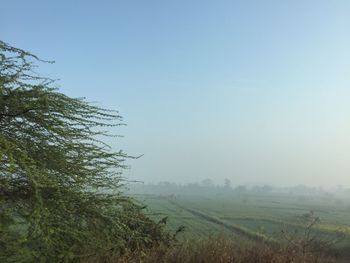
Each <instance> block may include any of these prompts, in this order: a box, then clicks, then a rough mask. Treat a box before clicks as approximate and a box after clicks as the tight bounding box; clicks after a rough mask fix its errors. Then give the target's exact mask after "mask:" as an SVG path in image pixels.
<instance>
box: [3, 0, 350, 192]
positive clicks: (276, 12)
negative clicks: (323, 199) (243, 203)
mask: <svg viewBox="0 0 350 263" xmlns="http://www.w3.org/2000/svg"><path fill="white" fill-rule="evenodd" d="M349 14H350V1H348V0H344V1H341V0H337V1H332V0H328V1H325V0H324V1H322V0H314V1H312V0H289V1H287V0H286V1H280V0H275V1H267V0H266V1H262V0H255V1H252V0H251V1H246V0H245V1H243V0H242V1H233V0H230V1H220V0H215V1H214V0H212V1H204V0H198V1H191V0H186V1H185V0H183V1H181V0H176V1H170V0H169V1H167V0H158V1H155V0H153V1H152V0H149V1H145V0H139V1H133V0H125V1H121V0H120V1H117V0H116V1H112V0H111V1H103V0H100V1H87V0H85V1H82V0H81V1H76V0H75V1H72V0H70V1H68V0H65V1H63V0H60V1H44V0H42V1H35V0H34V1H27V0H22V1H17V0H11V1H2V2H1V23H0V33H1V39H2V40H3V41H5V42H8V43H9V44H11V45H14V46H17V47H21V48H24V49H27V50H30V51H32V52H33V53H35V54H37V55H39V56H40V57H41V58H43V59H53V60H55V61H56V64H54V65H43V66H42V67H41V69H40V70H39V71H40V72H42V73H43V74H48V75H49V76H51V77H53V78H60V81H59V82H58V84H59V87H60V89H61V91H62V92H64V93H67V94H68V95H71V96H74V97H81V96H85V97H87V99H88V100H90V101H98V102H99V103H100V104H101V105H104V106H108V107H111V108H114V109H118V110H119V111H120V113H121V114H122V115H123V116H124V119H125V122H126V123H127V124H128V126H127V127H123V128H120V129H119V130H118V132H119V133H121V134H123V135H124V136H125V138H123V139H120V140H118V141H116V142H113V146H114V147H115V148H116V149H119V148H122V149H124V150H125V151H127V152H128V153H130V154H134V155H138V154H144V157H142V158H141V159H139V160H137V161H132V162H129V163H130V164H131V165H132V169H131V170H130V171H126V173H125V175H126V176H128V177H129V179H132V180H144V181H159V180H168V181H176V182H189V181H194V180H202V179H204V178H207V177H210V178H212V179H214V180H216V181H217V182H223V179H224V178H225V177H228V178H230V179H231V180H232V182H233V184H241V183H269V184H277V185H291V184H299V183H305V184H313V185H337V184H344V185H347V186H350V74H349V73H350V72H349V71H350V15H349Z"/></svg>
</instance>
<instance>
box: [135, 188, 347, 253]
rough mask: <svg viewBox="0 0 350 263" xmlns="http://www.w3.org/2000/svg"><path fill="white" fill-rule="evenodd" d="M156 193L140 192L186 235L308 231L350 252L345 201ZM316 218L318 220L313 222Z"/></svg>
mask: <svg viewBox="0 0 350 263" xmlns="http://www.w3.org/2000/svg"><path fill="white" fill-rule="evenodd" d="M145 192H147V191H145ZM154 192H155V193H153V194H152V193H141V192H138V193H134V196H136V197H137V199H138V200H140V201H141V202H142V203H143V204H145V205H146V206H147V208H146V211H147V213H148V214H149V215H151V216H152V217H153V218H155V219H156V220H161V219H162V218H164V217H167V227H168V229H169V230H171V231H174V232H175V231H176V229H178V227H179V226H184V227H185V231H184V232H183V233H181V234H180V239H192V238H205V237H208V236H216V235H224V236H226V237H229V238H232V239H236V240H239V241H242V242H243V241H247V242H249V241H253V242H268V243H274V242H281V241H282V242H284V241H288V240H290V239H293V238H296V237H299V238H303V237H304V236H305V238H309V239H313V238H315V239H316V240H320V241H322V242H324V243H327V244H329V247H331V250H332V251H333V252H332V253H336V254H341V255H342V257H346V258H348V257H349V255H350V211H349V203H348V202H346V201H344V200H342V201H341V202H340V201H339V200H338V201H334V200H327V198H323V199H322V198H321V197H310V196H309V197H307V198H306V197H300V196H293V195H292V196H291V195H288V194H282V193H281V194H251V193H249V194H243V195H242V194H237V193H235V192H233V191H232V192H229V193H227V192H226V193H202V194H201V193H198V192H196V193H193V194H191V193H188V192H187V193H182V194H173V193H171V194H166V193H164V192H161V193H156V191H154ZM312 219H314V221H315V224H312V226H311V227H310V223H309V222H310V220H312ZM309 227H310V228H309Z"/></svg>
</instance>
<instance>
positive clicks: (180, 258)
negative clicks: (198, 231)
mask: <svg viewBox="0 0 350 263" xmlns="http://www.w3.org/2000/svg"><path fill="white" fill-rule="evenodd" d="M154 262H157V263H226V262H227V263H325V262H335V261H334V260H332V259H330V258H325V257H324V256H323V255H322V254H320V253H311V252H307V253H302V252H301V251H296V250H292V249H286V248H277V247H274V248H273V247H271V246H267V245H264V244H237V243H236V242H234V241H231V240H227V239H225V238H222V237H219V238H210V239H207V240H202V241H194V242H190V241H187V242H184V243H182V244H179V245H175V246H172V247H157V248H153V249H150V250H147V251H142V252H138V253H132V254H129V255H126V256H125V257H123V258H121V259H118V260H116V261H115V263H154Z"/></svg>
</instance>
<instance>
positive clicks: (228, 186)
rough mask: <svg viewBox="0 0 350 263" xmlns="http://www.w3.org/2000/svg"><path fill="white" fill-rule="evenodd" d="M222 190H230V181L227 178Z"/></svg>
mask: <svg viewBox="0 0 350 263" xmlns="http://www.w3.org/2000/svg"><path fill="white" fill-rule="evenodd" d="M224 188H225V189H227V190H230V189H231V181H230V179H228V178H225V183H224Z"/></svg>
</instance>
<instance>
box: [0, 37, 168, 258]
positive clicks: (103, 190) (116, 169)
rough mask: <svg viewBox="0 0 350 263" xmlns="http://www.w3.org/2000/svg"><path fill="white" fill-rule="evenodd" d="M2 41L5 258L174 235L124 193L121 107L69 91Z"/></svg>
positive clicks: (1, 239)
mask: <svg viewBox="0 0 350 263" xmlns="http://www.w3.org/2000/svg"><path fill="white" fill-rule="evenodd" d="M38 60H39V59H38V58H37V57H36V56H34V55H32V54H30V53H28V52H26V51H24V50H21V49H18V48H14V47H11V46H9V45H8V44H6V43H4V42H2V41H0V262H70V261H78V260H82V259H84V258H85V257H90V258H91V257H93V256H95V257H97V256H101V257H102V256H105V257H106V256H108V255H112V254H118V253H122V251H123V250H126V249H136V248H139V247H143V246H151V245H153V244H154V243H155V242H161V241H163V240H167V238H168V236H167V235H165V234H164V233H163V230H162V228H161V225H160V224H155V223H154V222H153V221H152V220H150V219H149V218H148V217H146V216H145V215H144V214H143V213H142V210H141V206H139V205H136V203H135V202H134V201H133V199H131V198H128V197H126V196H124V195H123V194H122V193H121V191H120V187H121V185H122V182H123V179H122V178H121V171H122V169H123V168H124V167H125V165H124V164H123V161H124V160H125V158H128V157H129V156H127V155H126V154H125V153H124V152H122V151H117V152H114V151H112V150H111V148H110V147H109V146H108V145H106V144H105V143H104V142H103V141H102V140H101V138H102V137H103V136H112V135H110V134H109V133H107V132H106V131H103V130H101V129H107V128H109V127H115V126H119V125H121V117H120V116H119V115H118V112H115V111H110V110H106V109H103V108H100V107H96V106H93V105H91V104H89V103H87V102H86V101H85V100H84V99H76V98H70V97H68V96H66V95H64V94H62V93H60V92H58V91H57V90H56V89H54V88H52V87H51V86H52V80H50V79H47V78H44V77H39V76H38V75H37V74H35V73H33V69H34V68H35V65H34V62H35V61H38Z"/></svg>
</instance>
